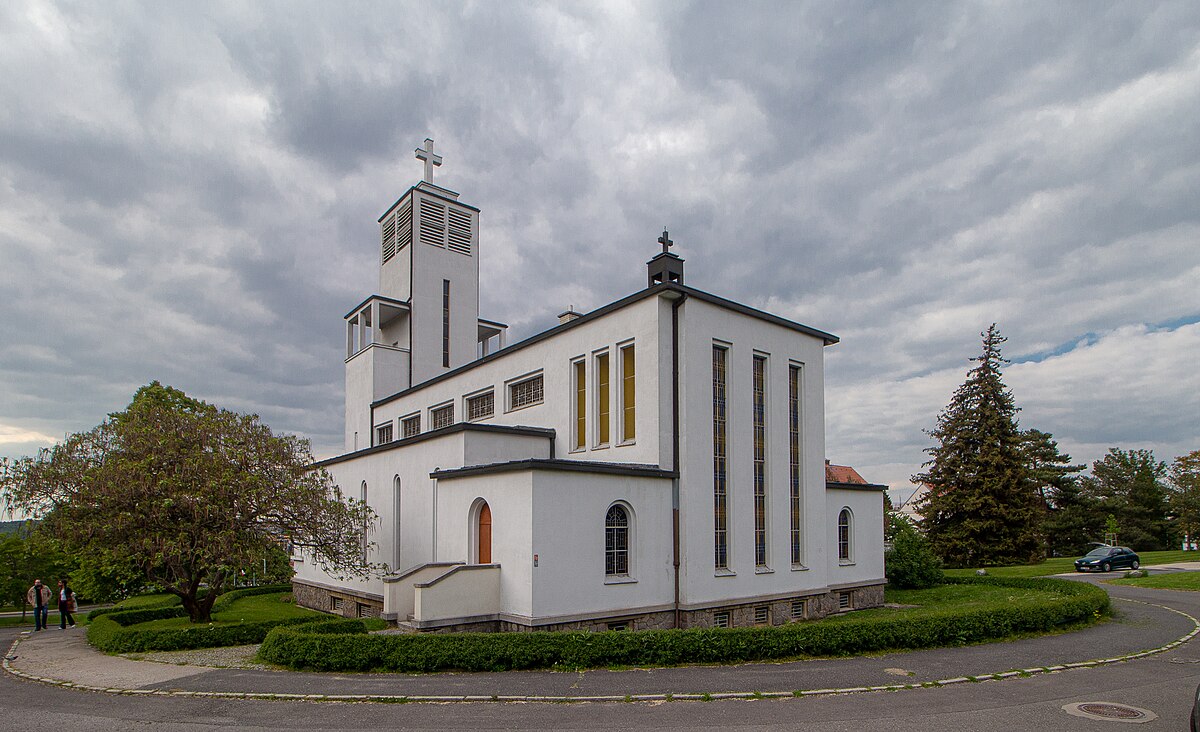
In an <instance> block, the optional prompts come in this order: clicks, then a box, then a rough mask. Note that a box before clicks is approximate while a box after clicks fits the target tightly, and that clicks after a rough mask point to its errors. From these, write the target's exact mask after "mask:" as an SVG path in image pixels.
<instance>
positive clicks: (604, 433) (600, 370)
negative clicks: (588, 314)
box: [596, 353, 611, 445]
mask: <svg viewBox="0 0 1200 732" xmlns="http://www.w3.org/2000/svg"><path fill="white" fill-rule="evenodd" d="M608 379H609V374H608V354H607V353H601V354H600V355H599V356H596V444H597V445H607V444H608V442H609V425H610V420H609V410H610V409H611V404H610V402H609V388H608Z"/></svg>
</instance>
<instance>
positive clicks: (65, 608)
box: [58, 579, 75, 630]
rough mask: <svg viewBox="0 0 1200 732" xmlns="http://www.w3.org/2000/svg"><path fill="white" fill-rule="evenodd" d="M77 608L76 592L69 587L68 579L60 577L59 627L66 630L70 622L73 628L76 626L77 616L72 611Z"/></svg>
mask: <svg viewBox="0 0 1200 732" xmlns="http://www.w3.org/2000/svg"><path fill="white" fill-rule="evenodd" d="M74 609H75V593H74V592H72V591H71V588H70V587H67V581H66V580H65V579H60V580H59V581H58V628H59V630H66V629H67V624H68V623H69V624H70V625H71V627H72V628H74V627H75V617H74V616H73V615H71V611H72V610H74Z"/></svg>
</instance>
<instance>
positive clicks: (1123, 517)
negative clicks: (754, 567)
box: [1083, 447, 1173, 551]
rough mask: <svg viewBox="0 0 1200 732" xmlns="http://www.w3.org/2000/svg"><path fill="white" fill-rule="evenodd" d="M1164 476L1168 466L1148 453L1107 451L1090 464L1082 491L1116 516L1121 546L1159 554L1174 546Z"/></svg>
mask: <svg viewBox="0 0 1200 732" xmlns="http://www.w3.org/2000/svg"><path fill="white" fill-rule="evenodd" d="M1166 474H1167V464H1166V463H1164V462H1160V461H1158V460H1155V459H1154V453H1153V452H1151V451H1150V450H1118V449H1117V448H1115V447H1114V448H1109V451H1108V454H1106V455H1105V456H1104V458H1103V459H1101V460H1097V461H1095V462H1094V463H1092V474H1091V475H1090V476H1087V477H1085V478H1084V479H1083V491H1084V493H1085V494H1086V495H1087V496H1088V498H1089V499H1090V500H1093V501H1095V502H1096V503H1097V505H1098V507H1099V509H1100V512H1101V513H1104V514H1111V515H1112V516H1114V517H1115V520H1116V522H1117V523H1118V524H1119V525H1120V535H1119V537H1118V541H1119V542H1120V543H1121V544H1125V545H1127V546H1130V547H1133V548H1134V549H1136V550H1137V551H1161V550H1163V549H1168V548H1170V546H1171V545H1172V543H1173V542H1172V540H1171V537H1172V527H1171V522H1170V520H1169V518H1168V516H1167V489H1166V486H1165V485H1164V484H1163V481H1164V479H1165V478H1166Z"/></svg>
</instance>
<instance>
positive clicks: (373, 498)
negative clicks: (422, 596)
mask: <svg viewBox="0 0 1200 732" xmlns="http://www.w3.org/2000/svg"><path fill="white" fill-rule="evenodd" d="M548 443H549V440H548V439H547V438H546V437H543V436H523V435H509V434H493V433H479V432H465V431H456V432H451V433H449V434H445V435H441V436H432V437H430V438H427V439H422V440H419V441H417V442H414V443H412V444H411V445H409V446H401V447H395V448H391V449H386V448H385V449H376V450H369V451H366V452H364V453H362V454H360V455H357V456H353V457H351V458H350V459H347V460H344V461H340V462H335V463H333V464H330V465H328V466H327V467H326V469H327V470H328V471H329V473H330V475H332V476H333V479H334V482H335V483H337V485H338V486H339V487H340V488H341V491H342V495H343V496H346V497H353V498H356V499H357V498H358V497H359V495H360V491H361V486H362V483H363V482H364V481H365V482H366V484H367V503H368V505H370V507H371V509H372V510H374V511H375V512H376V513H377V514H378V515H379V517H380V521H379V523H378V524H377V525H376V526H375V528H374V529H373V530H372V531H371V533H370V534H369V538H370V540H371V541H372V542H374V543H375V544H376V545H377V546H376V547H375V548H374V549H372V550H371V553H370V554H369V556H368V558H369V560H370V561H372V562H375V563H381V564H386V565H387V566H388V567H389V568H390V569H391V570H392V571H400V570H405V569H409V568H411V567H414V566H417V565H419V564H423V563H426V562H433V561H466V555H465V553H464V551H462V550H459V549H457V548H456V547H455V546H454V545H453V543H450V544H445V545H444V546H446V547H450V548H449V549H443V551H442V552H438V551H437V547H436V545H435V542H437V541H438V539H439V537H437V536H436V529H435V527H436V525H437V524H436V519H437V516H436V512H435V506H436V503H435V498H436V496H437V484H436V481H434V480H432V479H431V478H430V477H429V474H430V473H431V472H433V471H434V470H436V469H439V468H441V469H452V468H461V467H463V466H464V465H467V464H472V463H468V462H467V456H468V455H475V456H478V455H489V456H495V457H497V458H501V459H503V460H523V459H529V458H535V457H536V458H542V457H545V456H546V454H547V453H548V452H549V444H548ZM397 478H398V479H399V484H400V492H399V494H397V493H396V489H395V484H396V480H397ZM442 538H444V537H442ZM296 577H297V578H298V579H300V580H302V581H303V580H309V581H315V582H318V583H320V584H326V585H337V586H345V587H348V588H350V589H354V590H358V591H361V592H368V593H371V594H376V595H382V594H383V580H382V579H381V578H370V579H364V580H334V579H332V578H330V577H328V576H327V575H326V574H325V573H324V572H322V571H321V570H320V569H319V568H318V567H316V566H315V565H314V564H313V562H312V561H311V557H307V558H305V560H304V561H303V562H302V563H300V564H298V565H297V566H296Z"/></svg>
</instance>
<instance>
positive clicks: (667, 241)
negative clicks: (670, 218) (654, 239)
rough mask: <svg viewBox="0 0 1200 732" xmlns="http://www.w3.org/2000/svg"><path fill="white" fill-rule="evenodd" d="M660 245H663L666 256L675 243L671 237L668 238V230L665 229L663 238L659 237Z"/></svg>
mask: <svg viewBox="0 0 1200 732" xmlns="http://www.w3.org/2000/svg"><path fill="white" fill-rule="evenodd" d="M658 243H659V244H662V245H663V254H666V253H667V249H669V248H670V247H671V245H673V244H674V243H675V242H673V241H671V239H670V237H668V236H667V230H666V229H663V233H662V236H660V237H658Z"/></svg>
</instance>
